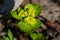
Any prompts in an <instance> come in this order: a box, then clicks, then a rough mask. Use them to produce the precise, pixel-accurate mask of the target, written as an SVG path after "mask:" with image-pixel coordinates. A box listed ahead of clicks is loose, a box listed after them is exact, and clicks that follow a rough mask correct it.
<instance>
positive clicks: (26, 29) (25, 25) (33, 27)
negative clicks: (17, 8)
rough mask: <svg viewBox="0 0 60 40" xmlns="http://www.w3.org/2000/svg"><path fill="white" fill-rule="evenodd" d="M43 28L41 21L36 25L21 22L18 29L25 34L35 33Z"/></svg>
mask: <svg viewBox="0 0 60 40" xmlns="http://www.w3.org/2000/svg"><path fill="white" fill-rule="evenodd" d="M40 26H41V22H40V21H39V20H37V22H36V23H35V25H31V24H28V23H26V22H22V21H20V22H19V23H18V27H19V28H20V29H21V30H22V31H24V32H28V33H30V32H34V31H35V30H36V29H37V28H39V27H40Z"/></svg>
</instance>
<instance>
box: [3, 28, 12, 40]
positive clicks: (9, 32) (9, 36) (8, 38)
mask: <svg viewBox="0 0 60 40" xmlns="http://www.w3.org/2000/svg"><path fill="white" fill-rule="evenodd" d="M7 35H8V36H3V38H4V40H13V34H12V32H11V31H10V30H9V29H8V33H7Z"/></svg>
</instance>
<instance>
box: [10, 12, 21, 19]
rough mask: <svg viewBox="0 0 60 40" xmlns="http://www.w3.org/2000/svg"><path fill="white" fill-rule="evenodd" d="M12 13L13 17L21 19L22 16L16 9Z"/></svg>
mask: <svg viewBox="0 0 60 40" xmlns="http://www.w3.org/2000/svg"><path fill="white" fill-rule="evenodd" d="M11 15H12V17H13V18H15V19H18V20H20V19H21V17H20V16H19V15H18V14H17V12H16V11H12V12H11Z"/></svg>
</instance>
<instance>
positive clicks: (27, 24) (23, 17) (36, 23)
mask: <svg viewBox="0 0 60 40" xmlns="http://www.w3.org/2000/svg"><path fill="white" fill-rule="evenodd" d="M41 11H42V7H41V6H39V5H37V4H27V5H26V6H25V7H24V9H22V8H21V7H19V8H18V9H17V10H16V11H12V12H11V15H12V17H13V18H15V19H17V20H20V22H18V23H17V25H18V27H19V28H20V29H21V30H22V31H23V32H25V33H29V34H31V33H33V32H34V31H35V30H36V29H37V28H39V27H40V26H41V23H42V22H41V21H40V20H39V19H37V18H36V17H37V16H38V15H39V14H40V13H41ZM33 40H34V39H33Z"/></svg>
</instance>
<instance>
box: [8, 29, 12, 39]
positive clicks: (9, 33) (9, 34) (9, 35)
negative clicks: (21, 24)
mask: <svg viewBox="0 0 60 40" xmlns="http://www.w3.org/2000/svg"><path fill="white" fill-rule="evenodd" d="M8 37H9V39H10V40H12V39H13V34H12V32H11V31H10V30H9V29H8Z"/></svg>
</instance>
